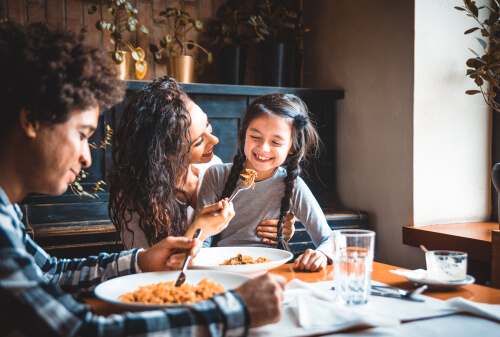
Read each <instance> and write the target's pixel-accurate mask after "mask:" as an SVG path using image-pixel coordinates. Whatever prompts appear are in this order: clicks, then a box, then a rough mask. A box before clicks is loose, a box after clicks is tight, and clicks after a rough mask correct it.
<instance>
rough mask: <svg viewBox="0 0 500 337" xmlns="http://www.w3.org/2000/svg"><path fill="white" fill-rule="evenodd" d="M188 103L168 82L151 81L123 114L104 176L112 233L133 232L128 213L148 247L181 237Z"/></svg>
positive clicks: (184, 210) (184, 214)
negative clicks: (180, 185) (134, 216)
mask: <svg viewBox="0 0 500 337" xmlns="http://www.w3.org/2000/svg"><path fill="white" fill-rule="evenodd" d="M188 99H189V98H188V97H187V95H186V94H185V93H184V92H182V91H181V89H180V88H179V86H178V85H177V82H176V81H175V80H174V79H172V78H155V79H154V80H153V81H152V82H150V83H148V84H147V85H146V86H145V87H144V88H143V89H141V90H139V91H138V92H136V93H135V94H134V95H133V97H132V99H131V101H130V102H129V103H128V104H127V106H126V108H125V110H124V111H123V113H122V116H121V120H120V124H119V126H118V128H117V130H116V133H115V137H114V138H115V141H116V142H117V144H116V146H114V148H113V163H112V167H111V168H110V171H109V172H108V180H109V206H108V211H109V214H110V218H111V220H112V221H113V224H114V225H115V227H116V230H117V233H118V235H121V234H122V233H123V231H124V230H128V231H130V232H132V234H133V231H132V230H131V229H130V228H129V226H128V224H129V222H130V221H131V220H132V212H137V213H138V215H139V227H140V228H141V230H142V231H143V232H144V234H145V235H146V238H147V240H148V243H149V244H150V245H153V244H155V243H156V242H158V241H160V240H162V239H163V238H165V237H167V236H169V235H174V236H178V235H183V234H184V232H185V230H186V228H185V224H186V221H187V205H188V204H189V195H188V194H187V193H186V192H184V191H183V190H182V189H179V188H177V186H178V183H179V182H180V181H185V179H186V176H187V165H186V164H185V163H186V160H188V159H189V158H188V156H189V144H190V142H191V139H190V138H191V137H190V134H189V126H190V125H191V119H190V116H189V113H187V111H186V104H185V102H186V100H188ZM181 200H184V201H185V200H188V203H187V204H186V202H182V201H181Z"/></svg>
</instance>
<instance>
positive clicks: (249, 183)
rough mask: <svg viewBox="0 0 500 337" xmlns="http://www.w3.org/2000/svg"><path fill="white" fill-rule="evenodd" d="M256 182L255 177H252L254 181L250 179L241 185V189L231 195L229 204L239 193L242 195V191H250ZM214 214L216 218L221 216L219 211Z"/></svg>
mask: <svg viewBox="0 0 500 337" xmlns="http://www.w3.org/2000/svg"><path fill="white" fill-rule="evenodd" d="M254 180H255V177H252V179H251V180H250V179H248V180H245V181H244V182H243V184H241V186H240V187H239V188H238V189H237V190H236V191H234V192H233V194H231V196H230V197H229V201H228V202H231V201H233V199H234V197H235V196H236V195H237V194H238V193H240V191H242V190H248V189H249V188H250V187H252V185H253V183H254ZM213 214H214V216H217V215H219V214H220V211H217V212H215V213H213Z"/></svg>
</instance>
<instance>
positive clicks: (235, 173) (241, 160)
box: [219, 151, 246, 199]
mask: <svg viewBox="0 0 500 337" xmlns="http://www.w3.org/2000/svg"><path fill="white" fill-rule="evenodd" d="M245 161H246V157H245V154H244V153H242V152H240V151H238V153H236V155H235V156H234V158H233V166H232V167H231V172H229V176H228V177H227V181H226V185H225V186H224V190H223V191H222V195H221V196H220V198H219V199H224V198H227V197H229V196H230V195H231V193H232V192H233V190H234V188H235V187H236V182H237V181H238V178H239V176H240V173H241V171H242V170H243V165H244V164H245Z"/></svg>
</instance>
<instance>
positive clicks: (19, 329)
mask: <svg viewBox="0 0 500 337" xmlns="http://www.w3.org/2000/svg"><path fill="white" fill-rule="evenodd" d="M21 218H22V213H21V211H20V209H19V206H18V205H12V204H11V203H10V201H9V200H8V198H7V196H6V195H5V193H4V191H3V190H2V189H1V188H0V336H145V335H150V336H207V335H208V336H220V335H224V336H244V335H247V333H248V326H249V315H248V311H247V309H246V307H245V306H244V304H243V302H242V300H241V298H240V297H239V295H238V294H237V293H235V292H233V291H228V292H226V293H224V294H222V295H218V296H215V297H214V298H212V299H211V300H208V301H204V302H200V303H196V304H193V305H186V306H179V307H175V308H167V309H164V310H151V311H144V312H137V313H125V314H121V315H111V316H108V317H104V316H97V315H94V314H93V313H92V312H91V311H90V309H89V307H88V306H87V305H85V304H82V303H80V302H78V301H76V300H75V298H79V297H81V296H82V295H84V294H89V293H91V292H92V291H93V289H94V287H95V286H96V285H97V284H99V283H100V282H103V281H105V280H107V279H110V278H113V277H116V276H122V275H128V274H133V273H135V272H138V271H139V269H138V265H137V253H138V252H139V250H137V249H136V250H131V251H124V252H122V253H120V254H106V253H103V254H100V255H99V256H94V257H89V258H86V259H73V260H69V259H60V260H58V259H57V258H54V257H50V256H49V255H48V254H47V253H46V252H45V251H44V250H43V249H42V248H41V247H40V246H38V245H37V244H36V243H35V242H34V241H33V240H31V238H30V237H29V235H27V234H26V232H25V228H24V225H23V223H22V222H21V220H20V219H21Z"/></svg>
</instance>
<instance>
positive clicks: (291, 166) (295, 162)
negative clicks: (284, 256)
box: [277, 156, 301, 251]
mask: <svg viewBox="0 0 500 337" xmlns="http://www.w3.org/2000/svg"><path fill="white" fill-rule="evenodd" d="M300 157H301V156H294V157H292V158H291V160H290V161H289V162H288V164H287V173H286V177H285V180H284V183H285V193H284V195H283V199H281V208H280V216H279V222H278V228H277V236H278V247H277V248H278V249H283V250H286V251H290V247H289V246H288V244H287V243H286V242H285V240H284V239H283V222H284V221H285V216H286V215H287V214H288V213H289V212H290V209H291V208H292V196H293V191H294V189H295V182H296V181H297V177H298V176H299V175H300V171H301V169H300V164H299V163H300Z"/></svg>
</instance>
